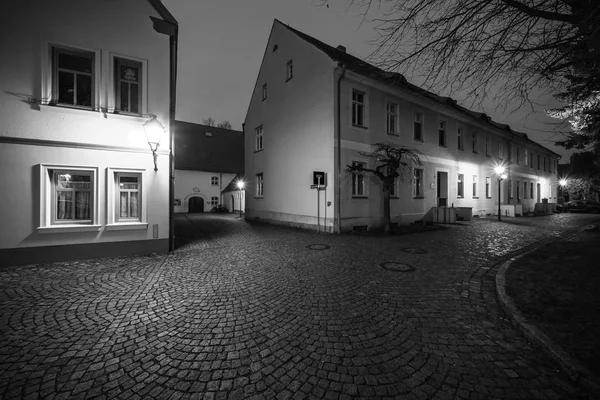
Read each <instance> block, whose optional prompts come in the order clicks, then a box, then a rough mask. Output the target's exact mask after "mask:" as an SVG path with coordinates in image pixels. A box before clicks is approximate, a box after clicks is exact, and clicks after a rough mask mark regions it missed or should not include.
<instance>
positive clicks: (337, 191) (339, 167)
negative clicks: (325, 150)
mask: <svg viewBox="0 0 600 400" xmlns="http://www.w3.org/2000/svg"><path fill="white" fill-rule="evenodd" d="M338 68H341V70H342V73H341V74H340V76H338V78H337V88H336V89H337V115H336V117H337V127H336V140H337V185H336V186H335V198H336V205H335V212H336V220H337V233H342V199H341V194H342V132H341V129H342V128H341V121H342V117H341V82H342V79H343V78H344V75H345V74H346V67H345V66H344V63H343V62H341V61H340V62H338V66H337V67H336V69H338Z"/></svg>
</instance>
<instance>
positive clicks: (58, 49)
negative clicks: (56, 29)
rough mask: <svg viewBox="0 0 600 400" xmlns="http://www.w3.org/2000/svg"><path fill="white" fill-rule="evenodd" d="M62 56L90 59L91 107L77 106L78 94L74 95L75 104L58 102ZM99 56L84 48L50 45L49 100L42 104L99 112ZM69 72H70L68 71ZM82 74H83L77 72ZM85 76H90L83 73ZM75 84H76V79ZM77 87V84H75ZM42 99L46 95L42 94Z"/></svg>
mask: <svg viewBox="0 0 600 400" xmlns="http://www.w3.org/2000/svg"><path fill="white" fill-rule="evenodd" d="M60 54H68V55H71V56H75V57H82V58H88V59H90V64H91V69H92V71H91V72H90V73H89V76H90V78H91V84H90V90H91V94H90V97H91V104H90V106H81V105H77V104H76V94H75V95H74V102H75V104H69V103H61V102H59V101H58V96H59V67H58V57H59V55H60ZM99 62H100V61H99V54H98V52H96V51H92V50H88V49H82V48H74V47H68V46H61V45H56V44H50V68H49V70H50V79H49V81H50V82H49V83H50V91H49V93H48V96H46V97H47V98H48V100H47V101H46V102H44V101H42V103H45V104H50V105H53V106H57V107H65V108H74V109H79V110H97V109H98V102H99V98H98V89H99V88H98V80H99V71H100V69H99ZM67 72H68V71H67ZM77 73H81V72H77ZM81 74H84V75H88V74H87V73H81ZM74 82H76V78H74ZM74 85H76V83H74ZM42 97H44V95H43V94H42Z"/></svg>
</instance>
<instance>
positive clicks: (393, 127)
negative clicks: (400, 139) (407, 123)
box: [385, 101, 400, 136]
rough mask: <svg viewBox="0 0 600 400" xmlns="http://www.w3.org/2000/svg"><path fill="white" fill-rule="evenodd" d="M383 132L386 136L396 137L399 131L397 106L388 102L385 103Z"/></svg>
mask: <svg viewBox="0 0 600 400" xmlns="http://www.w3.org/2000/svg"><path fill="white" fill-rule="evenodd" d="M385 114H386V118H385V130H386V133H387V134H388V135H394V136H398V135H399V134H400V130H399V129H398V128H399V127H398V121H399V118H398V104H397V103H394V102H391V101H388V102H386V103H385Z"/></svg>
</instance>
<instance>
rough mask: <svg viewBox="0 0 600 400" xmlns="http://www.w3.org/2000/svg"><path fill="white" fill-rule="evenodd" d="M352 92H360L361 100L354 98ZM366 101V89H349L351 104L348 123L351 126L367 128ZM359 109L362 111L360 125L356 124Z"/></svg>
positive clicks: (367, 95)
mask: <svg viewBox="0 0 600 400" xmlns="http://www.w3.org/2000/svg"><path fill="white" fill-rule="evenodd" d="M354 93H357V94H361V95H362V96H363V101H362V102H360V101H358V100H355V99H354ZM368 103H369V94H368V93H367V91H366V90H361V89H357V88H352V90H351V91H350V104H351V105H352V107H351V109H350V123H351V125H352V126H354V127H358V128H368V125H369V124H368ZM359 111H361V112H362V122H363V123H362V125H360V124H358V119H359V118H358V115H359V113H358V112H359ZM355 116H356V117H355ZM355 122H356V123H355Z"/></svg>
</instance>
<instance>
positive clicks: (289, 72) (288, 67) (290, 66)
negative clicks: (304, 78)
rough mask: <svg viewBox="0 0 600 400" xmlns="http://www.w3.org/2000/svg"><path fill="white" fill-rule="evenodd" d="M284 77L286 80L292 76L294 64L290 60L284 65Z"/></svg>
mask: <svg viewBox="0 0 600 400" xmlns="http://www.w3.org/2000/svg"><path fill="white" fill-rule="evenodd" d="M285 77H286V78H285V80H286V82H287V81H289V80H290V79H292V78H293V77H294V65H293V64H292V60H290V61H288V62H287V65H286V67H285Z"/></svg>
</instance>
